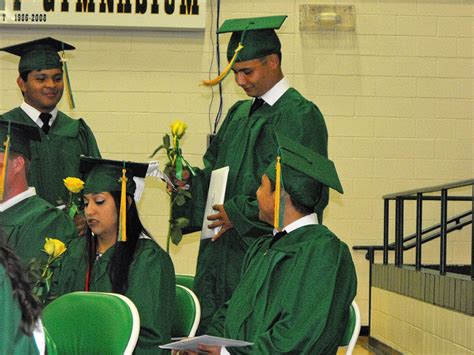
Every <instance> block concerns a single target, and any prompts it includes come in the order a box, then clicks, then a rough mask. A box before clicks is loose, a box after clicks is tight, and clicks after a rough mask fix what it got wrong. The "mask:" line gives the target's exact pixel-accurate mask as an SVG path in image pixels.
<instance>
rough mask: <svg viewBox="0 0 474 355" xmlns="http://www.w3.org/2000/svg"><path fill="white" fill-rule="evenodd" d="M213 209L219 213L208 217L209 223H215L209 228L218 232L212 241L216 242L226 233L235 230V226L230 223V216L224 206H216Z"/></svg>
mask: <svg viewBox="0 0 474 355" xmlns="http://www.w3.org/2000/svg"><path fill="white" fill-rule="evenodd" d="M212 209H213V210H215V211H217V213H214V214H211V215H209V216H207V219H208V220H209V221H213V222H212V223H211V224H209V225H208V226H207V227H208V228H210V229H214V231H217V233H216V234H215V235H214V237H212V239H211V240H212V241H213V242H214V241H216V240H217V239H219V238H220V237H221V236H222V234H224V233H225V232H226V231H228V230H229V229H232V228H234V225H233V224H232V222H231V221H230V219H229V216H227V213H226V212H225V209H224V205H214V206H212Z"/></svg>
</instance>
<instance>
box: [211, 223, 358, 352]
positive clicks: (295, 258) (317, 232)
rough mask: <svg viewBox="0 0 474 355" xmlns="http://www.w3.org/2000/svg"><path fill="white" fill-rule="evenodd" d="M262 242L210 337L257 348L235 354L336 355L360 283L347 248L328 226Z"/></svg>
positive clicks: (249, 257)
mask: <svg viewBox="0 0 474 355" xmlns="http://www.w3.org/2000/svg"><path fill="white" fill-rule="evenodd" d="M271 241H272V237H268V238H267V237H265V238H261V239H259V240H257V241H256V242H255V244H253V245H252V247H251V248H250V249H249V252H248V253H247V255H246V258H245V262H244V267H243V274H242V279H241V282H240V284H239V286H238V287H237V289H236V290H235V292H234V294H233V296H232V298H231V299H230V300H229V301H228V302H227V303H226V304H225V305H224V306H223V307H221V309H220V310H219V311H218V312H217V313H216V316H215V317H214V319H213V322H212V324H211V326H210V329H209V333H210V334H213V335H218V336H224V337H227V338H232V339H239V340H245V341H249V342H253V343H254V345H252V346H249V347H245V348H230V349H228V350H229V351H230V352H231V353H233V354H234V353H235V354H272V355H275V354H290V353H291V354H335V353H336V351H337V347H338V345H339V343H340V340H341V337H342V335H343V331H344V328H345V325H346V322H347V319H348V315H349V306H350V304H351V302H352V300H353V299H354V297H355V293H356V287H357V279H356V274H355V269H354V264H353V262H352V258H351V254H350V252H349V249H348V247H347V245H346V244H345V243H343V242H341V241H340V240H339V239H338V238H337V237H336V236H335V235H334V234H333V233H332V232H331V231H329V230H328V229H327V228H326V227H325V226H322V225H310V226H304V227H301V228H298V229H296V230H295V231H293V232H291V233H289V234H287V235H285V236H283V237H282V238H281V239H279V240H278V241H276V242H275V243H274V244H273V245H271Z"/></svg>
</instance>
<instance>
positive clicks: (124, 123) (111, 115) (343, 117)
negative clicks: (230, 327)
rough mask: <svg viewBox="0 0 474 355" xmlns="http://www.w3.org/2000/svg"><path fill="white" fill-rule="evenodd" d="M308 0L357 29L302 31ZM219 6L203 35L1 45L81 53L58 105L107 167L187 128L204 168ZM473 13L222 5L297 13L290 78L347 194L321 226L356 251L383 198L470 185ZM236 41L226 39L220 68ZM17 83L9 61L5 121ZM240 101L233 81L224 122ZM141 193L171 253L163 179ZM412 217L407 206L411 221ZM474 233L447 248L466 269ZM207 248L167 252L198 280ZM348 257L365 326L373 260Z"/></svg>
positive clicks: (473, 164)
mask: <svg viewBox="0 0 474 355" xmlns="http://www.w3.org/2000/svg"><path fill="white" fill-rule="evenodd" d="M310 3H313V4H318V3H320V4H352V5H355V11H356V23H357V25H356V27H357V28H356V31H355V32H350V33H310V32H300V31H299V5H301V4H310ZM211 5H214V13H215V0H214V1H212V0H208V1H207V12H208V19H207V27H206V30H205V31H203V32H159V31H156V32H153V31H130V30H115V31H113V30H106V31H104V30H96V29H95V30H94V29H89V30H87V29H37V30H32V29H25V28H1V27H0V45H1V46H5V45H9V44H14V43H17V42H22V41H27V40H32V39H35V38H40V37H43V36H52V37H56V38H59V39H62V40H64V41H67V42H69V43H71V44H73V45H75V46H76V47H77V50H76V51H74V52H71V53H69V54H68V58H69V63H68V64H69V68H70V71H71V77H72V81H73V83H72V84H73V88H74V93H75V99H76V103H77V108H76V109H75V110H74V111H71V110H69V108H68V105H67V101H66V100H63V101H62V103H61V107H60V108H61V109H62V110H64V111H66V112H67V113H69V114H70V115H72V116H73V117H77V118H78V117H84V118H85V119H86V121H87V122H88V123H89V124H90V126H91V127H92V129H93V130H94V132H95V134H96V137H97V139H98V143H99V146H100V148H101V151H102V153H103V156H104V157H107V158H116V159H131V160H137V161H146V160H147V159H148V155H149V154H150V153H151V152H152V151H153V149H154V148H155V147H156V146H158V145H159V144H160V142H161V137H162V135H163V134H164V133H165V132H168V131H169V125H170V123H171V122H172V121H174V120H175V119H182V120H184V121H186V122H187V123H188V125H189V129H188V133H187V135H186V136H185V138H184V139H183V144H182V146H183V150H184V152H185V154H186V156H187V157H188V158H189V160H190V161H191V162H192V163H193V164H198V165H199V164H201V156H202V153H203V152H204V150H205V148H206V134H207V133H209V130H210V128H209V127H210V124H209V121H210V120H213V118H214V115H215V112H216V111H217V96H214V102H213V103H212V105H211V104H210V103H211V91H210V90H209V89H208V88H205V87H202V86H199V80H200V79H203V78H207V77H208V71H209V66H210V63H211V57H212V52H213V48H212V41H211V38H210V36H211V33H212V32H213V31H214V29H212V30H211V28H210V24H211V17H210V16H211ZM473 13H474V6H473V2H472V0H417V1H399V0H378V1H377V0H353V1H335V0H329V1H314V0H307V1H302V0H274V1H270V0H258V1H257V0H239V1H230V0H223V1H222V3H221V21H222V20H224V19H227V18H235V17H247V16H263V15H275V14H288V16H289V17H288V19H287V21H286V22H285V24H284V25H283V27H282V29H281V30H280V31H279V35H280V38H281V40H282V45H283V68H284V72H285V74H286V76H287V77H288V78H289V80H290V82H291V83H292V84H293V85H294V86H295V87H296V88H297V89H299V90H300V91H301V92H302V93H303V94H304V95H305V96H306V97H308V98H309V99H311V100H313V101H314V102H315V103H316V104H317V105H318V106H319V108H320V109H321V111H322V112H323V114H324V116H325V118H326V123H327V126H328V129H329V136H330V141H329V152H330V156H331V158H332V159H333V160H335V162H336V164H337V167H338V170H339V173H340V176H341V178H342V181H343V185H344V189H345V194H344V195H338V194H337V193H333V194H332V195H331V203H330V205H329V207H328V208H327V212H326V219H325V223H326V224H327V225H328V226H329V227H330V228H331V229H332V230H333V231H334V232H336V233H337V235H338V236H339V237H340V238H341V239H343V240H344V241H346V242H347V243H348V244H349V246H353V245H356V244H368V243H370V244H372V243H380V242H381V240H382V215H383V203H382V200H381V198H380V197H381V196H382V195H383V194H387V193H391V192H396V191H400V190H405V189H411V188H416V187H420V186H429V185H434V184H439V183H443V182H448V181H454V180H458V179H466V178H472V177H473V176H474V160H473V141H474V128H473V68H474V67H473V28H474V27H473ZM214 24H215V20H214ZM228 38H229V37H228V35H224V36H222V38H221V51H222V53H223V56H222V58H225V55H224V53H225V48H226V44H227V41H228ZM215 70H216V69H215V67H214V68H212V71H213V74H212V76H213V75H214V73H215ZM16 77H17V59H16V58H13V56H9V55H7V54H1V55H0V79H1V85H0V112H4V111H6V110H8V109H11V108H13V107H14V106H17V105H18V104H19V103H20V102H21V94H20V92H19V90H18V89H17V87H16V83H15V80H16ZM241 98H245V95H243V94H242V92H241V90H240V89H239V88H238V87H237V86H236V85H235V83H234V82H233V80H232V79H231V78H229V79H228V80H227V81H226V82H225V84H224V111H225V112H226V111H227V109H228V108H229V106H230V105H231V104H232V103H233V102H234V101H235V100H237V99H241ZM209 111H210V112H211V114H209V113H208V112H209ZM159 158H160V160H161V161H163V162H164V157H163V156H160V157H159ZM146 186H147V189H146V192H145V194H144V196H143V199H142V201H141V202H140V204H139V208H140V211H141V214H142V217H143V220H144V222H145V224H146V226H147V228H148V229H149V230H150V231H151V232H152V234H153V235H154V236H155V237H156V239H157V240H158V241H159V243H160V244H161V245H162V246H164V245H165V238H164V236H165V235H166V230H167V220H168V211H169V207H168V196H167V194H166V192H165V190H164V185H163V183H161V182H160V181H156V180H152V179H148V180H147V184H146ZM466 206H467V205H465V206H462V207H461V208H459V209H460V210H463V209H464V208H466V209H468V208H469V206H467V207H466ZM413 210H414V209H413V208H411V207H409V206H407V212H406V213H407V218H408V219H409V220H413V215H412V213H413ZM426 213H427V222H426V223H429V222H432V221H435V220H436V219H437V218H438V217H437V216H438V210H437V207H433V211H431V212H429V211H427V212H426ZM412 227H413V226H412V224H410V223H408V224H407V226H406V230H407V231H408V232H412V231H413V228H412ZM467 235H469V231H467V232H463V233H460V235H459V236H456V237H455V238H453V239H455V242H452V243H450V244H448V245H449V246H451V249H450V259H451V260H457V259H458V258H464V259H468V258H469V255H468V254H467V252H466V251H465V250H466V249H467V250H469V248H466V247H465V246H466V244H465V243H466V242H465V240H466V236H467ZM198 244H199V242H198V236H197V235H192V236H189V237H186V238H185V240H184V241H183V243H182V244H181V245H180V246H179V247H177V248H173V249H172V257H173V260H174V262H175V268H176V270H177V272H180V273H193V272H194V267H195V263H196V254H197V248H198ZM431 249H433V257H432V259H434V260H436V258H437V256H436V255H437V249H436V248H431ZM353 256H354V261H355V263H356V266H357V271H358V276H359V290H358V302H359V304H360V305H361V308H362V313H363V317H364V319H363V324H367V314H368V312H367V308H368V288H369V286H368V263H367V261H366V260H365V258H364V254H363V253H362V252H354V253H353ZM427 258H429V256H427Z"/></svg>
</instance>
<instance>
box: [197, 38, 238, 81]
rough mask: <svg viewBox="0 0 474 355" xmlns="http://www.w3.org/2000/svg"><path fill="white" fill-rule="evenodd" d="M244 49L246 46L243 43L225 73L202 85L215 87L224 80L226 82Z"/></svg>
mask: <svg viewBox="0 0 474 355" xmlns="http://www.w3.org/2000/svg"><path fill="white" fill-rule="evenodd" d="M242 48H244V45H243V44H242V43H239V45H238V46H237V48H236V49H235V52H234V56H233V57H232V59H231V60H230V62H229V64H227V66H226V67H225V69H224V71H223V72H222V73H221V74H220V75H219V76H218V77H216V78H214V79H212V80H202V84H203V85H205V86H214V85H217V84H219V83H220V82H221V81H222V80H224V79H225V77H226V76H227V75H228V74H229V73H230V70H231V69H232V67H233V66H234V63H235V61H236V60H237V54H239V52H240V51H241V49H242Z"/></svg>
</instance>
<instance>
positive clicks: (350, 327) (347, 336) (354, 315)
mask: <svg viewBox="0 0 474 355" xmlns="http://www.w3.org/2000/svg"><path fill="white" fill-rule="evenodd" d="M349 312H350V313H349V319H348V320H347V324H346V329H345V330H344V336H343V337H342V340H341V343H340V344H339V346H346V347H347V348H346V355H351V354H352V352H353V351H354V347H355V345H356V343H357V338H359V333H360V311H359V306H357V303H356V301H355V300H354V301H352V304H351V307H350V309H349Z"/></svg>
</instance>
